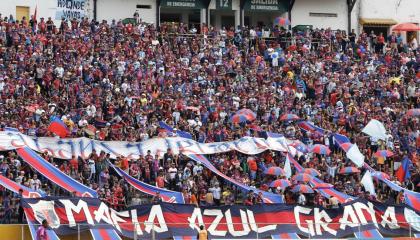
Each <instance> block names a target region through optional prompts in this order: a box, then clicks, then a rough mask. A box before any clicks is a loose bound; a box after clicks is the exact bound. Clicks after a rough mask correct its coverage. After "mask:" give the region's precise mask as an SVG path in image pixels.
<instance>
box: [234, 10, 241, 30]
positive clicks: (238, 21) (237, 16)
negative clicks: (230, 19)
mask: <svg viewBox="0 0 420 240" xmlns="http://www.w3.org/2000/svg"><path fill="white" fill-rule="evenodd" d="M240 11H241V10H235V28H236V27H237V26H239V25H241V12H240Z"/></svg>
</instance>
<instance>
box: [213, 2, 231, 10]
mask: <svg viewBox="0 0 420 240" xmlns="http://www.w3.org/2000/svg"><path fill="white" fill-rule="evenodd" d="M216 9H223V10H232V0H216Z"/></svg>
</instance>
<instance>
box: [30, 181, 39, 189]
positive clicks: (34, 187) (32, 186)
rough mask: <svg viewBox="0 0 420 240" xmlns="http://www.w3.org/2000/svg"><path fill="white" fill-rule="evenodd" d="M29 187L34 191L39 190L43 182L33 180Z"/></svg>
mask: <svg viewBox="0 0 420 240" xmlns="http://www.w3.org/2000/svg"><path fill="white" fill-rule="evenodd" d="M29 186H30V187H31V188H32V189H34V190H39V189H40V188H41V181H40V180H39V179H31V180H30V181H29Z"/></svg>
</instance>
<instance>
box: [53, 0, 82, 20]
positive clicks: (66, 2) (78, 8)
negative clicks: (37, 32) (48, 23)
mask: <svg viewBox="0 0 420 240" xmlns="http://www.w3.org/2000/svg"><path fill="white" fill-rule="evenodd" d="M85 11H86V0H57V10H56V13H55V19H56V20H61V19H62V18H65V19H67V20H72V19H73V18H76V19H78V20H80V19H82V18H83V17H85Z"/></svg>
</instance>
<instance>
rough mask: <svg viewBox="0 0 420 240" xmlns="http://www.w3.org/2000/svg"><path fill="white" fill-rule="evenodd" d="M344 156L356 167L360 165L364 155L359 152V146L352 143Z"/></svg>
mask: <svg viewBox="0 0 420 240" xmlns="http://www.w3.org/2000/svg"><path fill="white" fill-rule="evenodd" d="M346 156H347V158H348V159H350V160H351V161H352V162H353V163H354V164H356V166H358V167H362V166H363V164H364V162H365V156H364V155H363V154H362V153H361V152H360V150H359V147H358V146H357V145H356V144H353V145H352V146H351V147H350V149H349V150H348V151H347V153H346Z"/></svg>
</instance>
